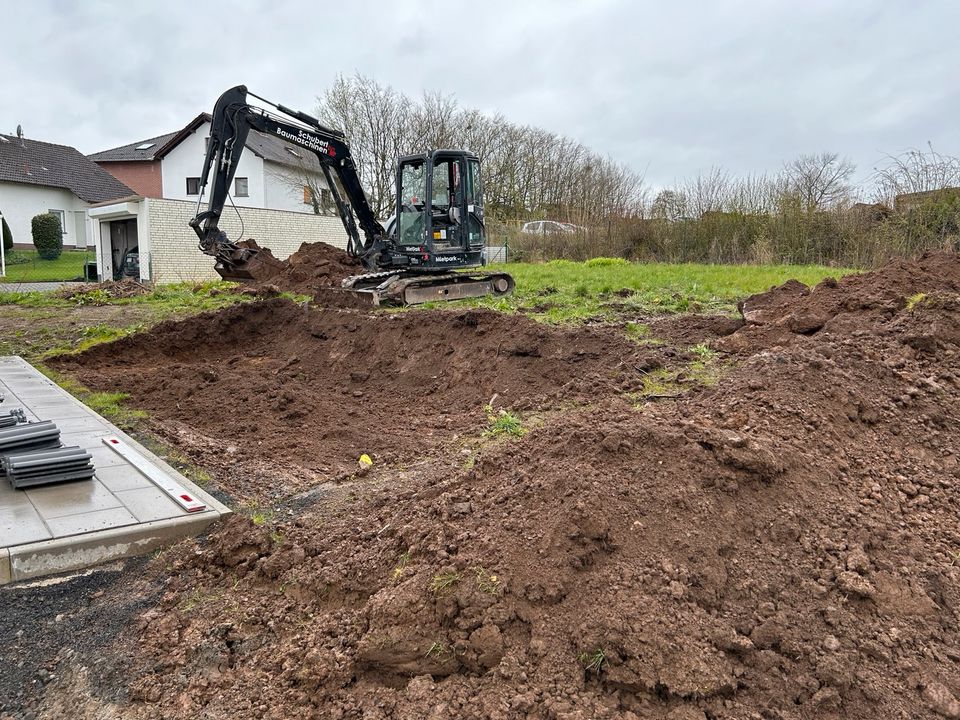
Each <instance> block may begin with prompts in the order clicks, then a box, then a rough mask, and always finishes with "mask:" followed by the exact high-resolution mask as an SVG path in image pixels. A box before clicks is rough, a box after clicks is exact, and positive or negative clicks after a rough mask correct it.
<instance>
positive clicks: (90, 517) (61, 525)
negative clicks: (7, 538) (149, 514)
mask: <svg viewBox="0 0 960 720" xmlns="http://www.w3.org/2000/svg"><path fill="white" fill-rule="evenodd" d="M136 524H137V518H136V517H135V516H134V515H133V513H132V512H130V511H129V510H127V508H125V507H122V506H121V507H114V508H108V509H106V510H94V511H91V512H82V513H77V514H76V515H66V516H64V517H58V518H52V519H50V520H47V527H49V528H50V534H51V535H53V536H54V537H57V538H62V537H66V536H68V535H80V534H82V533H92V532H95V531H97V530H109V529H112V528H119V527H124V526H125V525H136ZM11 549H12V548H11Z"/></svg>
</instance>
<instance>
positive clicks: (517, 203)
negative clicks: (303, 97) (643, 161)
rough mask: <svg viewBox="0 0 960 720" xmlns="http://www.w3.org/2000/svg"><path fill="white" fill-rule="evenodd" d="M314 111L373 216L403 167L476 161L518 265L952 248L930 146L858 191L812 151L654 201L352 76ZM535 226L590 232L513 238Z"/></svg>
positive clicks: (587, 167)
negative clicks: (345, 147) (439, 155)
mask: <svg viewBox="0 0 960 720" xmlns="http://www.w3.org/2000/svg"><path fill="white" fill-rule="evenodd" d="M318 103H319V107H318V116H319V117H320V118H322V120H323V121H324V122H326V123H327V124H329V125H331V126H332V127H336V128H339V129H342V130H344V132H345V133H346V135H347V138H348V140H349V142H350V145H351V149H352V151H353V154H354V159H355V161H356V163H357V166H358V168H359V172H360V177H361V179H362V181H363V183H364V187H365V189H366V191H367V194H368V198H369V201H370V203H371V206H372V208H373V210H374V212H375V213H376V214H377V216H378V217H381V218H385V217H387V216H389V215H391V214H392V213H393V203H394V191H395V189H394V182H395V178H394V168H395V165H396V159H397V158H398V157H399V156H401V155H406V154H412V153H417V152H422V151H425V150H428V149H432V148H442V147H458V148H466V149H468V150H470V151H472V152H474V153H476V154H477V156H478V157H479V158H480V160H481V162H482V163H483V172H484V184H485V195H486V210H487V217H488V220H489V222H488V230H489V231H490V232H489V234H490V235H491V242H493V243H506V244H509V245H511V246H512V247H513V249H514V256H515V257H516V255H517V253H519V254H520V255H521V256H525V257H526V258H528V259H535V260H536V259H553V258H567V259H574V260H581V259H586V258H589V257H595V256H598V255H611V256H621V257H626V258H630V259H644V260H663V261H698V262H791V263H836V264H844V265H853V266H867V265H872V264H876V263H879V262H882V261H884V260H886V259H887V258H889V257H891V256H896V255H904V254H913V253H916V252H919V251H921V250H923V249H926V248H929V247H940V246H950V245H952V244H954V243H955V242H956V239H957V235H958V232H960V230H958V221H960V192H956V191H953V190H951V188H957V187H958V186H960V159H958V158H956V157H953V156H950V155H945V154H943V153H940V152H938V151H935V150H934V149H933V148H932V147H930V148H928V149H925V150H912V151H909V152H906V153H903V154H901V155H890V156H887V157H886V158H885V159H884V161H883V162H882V163H881V164H880V166H879V167H878V168H876V169H875V170H874V172H873V173H872V175H871V176H870V177H869V179H868V180H867V182H866V183H865V184H862V183H861V184H857V183H856V182H854V177H855V173H856V167H855V165H854V164H853V163H852V162H851V161H850V160H849V159H847V158H845V157H843V156H842V155H840V154H839V153H836V152H819V153H809V154H803V155H800V156H799V157H797V158H795V159H793V160H791V161H788V162H786V163H784V165H783V166H782V168H781V169H780V170H779V171H778V172H774V173H769V174H759V175H748V176H742V177H738V176H734V175H731V174H730V173H728V172H727V171H725V170H724V169H723V168H712V169H710V170H708V171H705V172H702V173H700V174H698V175H697V176H695V177H692V178H686V179H681V180H678V181H677V182H675V183H673V184H672V185H671V186H670V187H665V188H661V189H659V190H657V191H656V192H653V191H651V190H650V188H648V187H647V186H646V185H645V183H644V178H643V176H642V175H641V174H639V173H637V172H636V171H634V170H632V169H631V168H629V167H627V166H626V165H624V164H623V163H618V162H616V161H615V160H614V159H611V158H609V157H605V156H603V155H601V154H599V153H597V152H595V151H593V150H591V149H590V148H588V147H586V146H585V145H583V144H582V143H580V142H577V141H575V140H572V139H570V138H567V137H564V136H562V135H559V134H557V133H553V132H550V131H547V130H544V129H541V128H537V127H532V126H528V125H518V124H516V123H512V122H510V121H509V120H507V119H506V118H505V117H504V116H503V115H501V114H492V115H491V114H487V113H484V112H481V111H480V110H477V109H472V108H465V107H462V106H461V105H460V104H459V103H458V102H457V100H456V99H455V98H454V97H452V96H449V95H443V94H440V93H425V94H424V95H423V96H422V97H419V98H414V97H410V96H409V95H406V94H404V93H402V92H399V91H397V90H395V89H394V88H392V87H390V86H388V85H383V84H380V83H378V82H377V81H376V80H374V79H372V78H369V77H366V76H363V75H360V74H357V75H354V76H340V77H338V78H337V79H336V80H335V81H334V83H333V84H332V85H331V86H330V87H329V88H327V89H326V90H325V91H324V92H323V94H322V95H321V96H320V97H319V98H318ZM318 196H319V193H318ZM316 207H317V211H318V212H319V211H320V207H319V206H316ZM532 219H553V220H560V221H564V222H570V223H575V224H576V225H580V226H583V227H585V228H586V230H585V231H584V232H581V233H577V234H574V235H571V236H563V237H542V236H541V237H537V236H530V235H524V234H522V233H519V232H518V227H519V224H520V223H521V222H523V221H526V220H532Z"/></svg>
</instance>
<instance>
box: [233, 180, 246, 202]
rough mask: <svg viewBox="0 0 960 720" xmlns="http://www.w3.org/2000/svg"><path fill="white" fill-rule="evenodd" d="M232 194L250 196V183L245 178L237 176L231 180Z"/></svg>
mask: <svg viewBox="0 0 960 720" xmlns="http://www.w3.org/2000/svg"><path fill="white" fill-rule="evenodd" d="M233 194H234V195H235V196H236V197H250V183H249V182H248V180H247V178H241V177H238V178H236V179H235V180H234V181H233Z"/></svg>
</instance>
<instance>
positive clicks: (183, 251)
mask: <svg viewBox="0 0 960 720" xmlns="http://www.w3.org/2000/svg"><path fill="white" fill-rule="evenodd" d="M210 121H211V117H210V116H209V115H208V114H206V113H202V114H200V115H198V116H197V117H195V118H194V119H193V120H192V121H190V123H188V124H187V126H186V127H184V128H183V129H181V130H178V131H176V132H172V133H167V134H166V135H159V136H157V137H154V138H148V139H146V140H141V141H138V142H134V143H130V144H128V145H123V146H122V147H118V148H113V149H112V150H104V151H103V152H99V153H95V154H94V155H91V156H89V157H90V160H92V161H94V162H96V163H97V164H98V165H99V166H100V167H101V168H102V169H103V170H106V171H108V172H109V173H111V174H112V175H114V176H115V177H116V178H117V179H119V180H121V181H122V182H124V183H125V184H126V185H128V186H129V187H131V188H133V190H134V191H136V195H135V196H134V197H130V198H123V199H122V200H120V201H116V202H105V203H100V204H99V205H97V206H96V207H93V208H91V209H90V210H89V212H88V215H89V219H90V222H91V224H92V225H93V226H94V227H99V232H97V231H94V234H95V235H97V236H98V240H97V242H96V250H97V265H98V270H99V273H100V277H101V278H110V277H113V276H116V275H117V273H118V272H119V270H120V268H121V267H122V264H123V260H124V257H125V256H126V255H127V253H132V252H136V253H137V256H138V261H139V278H140V279H141V280H145V281H154V282H176V281H194V280H205V279H214V278H216V277H217V275H216V274H215V273H214V271H213V265H214V260H213V258H211V257H208V256H206V255H203V254H202V253H201V252H200V251H199V250H198V249H197V236H196V235H195V234H194V232H193V230H192V229H191V228H190V227H189V226H188V224H187V223H188V221H189V219H190V218H192V217H193V216H194V215H195V214H196V210H197V202H198V200H200V194H199V191H200V177H199V176H200V171H201V168H202V166H203V159H204V156H205V155H206V146H207V138H208V137H209V134H210ZM207 192H208V193H209V186H208V188H207ZM230 196H231V198H232V200H233V204H234V205H235V206H236V207H237V212H236V213H235V212H233V210H232V208H231V206H230V203H229V202H228V203H227V206H226V208H225V209H224V212H223V215H222V217H221V219H220V227H221V228H222V229H223V230H224V231H225V232H227V234H228V235H229V237H231V238H232V239H235V240H239V239H241V234H242V236H243V237H245V238H254V239H256V240H257V241H258V242H260V244H261V245H263V246H264V247H269V248H270V249H271V250H272V251H273V253H274V255H275V256H276V257H278V258H280V259H283V258H285V257H287V256H288V255H290V254H291V253H292V252H294V251H295V250H296V249H297V248H298V247H299V246H300V244H301V243H302V242H318V241H323V242H327V243H329V244H331V245H335V246H337V247H341V248H344V247H346V240H347V236H346V232H345V231H344V229H343V225H342V223H341V221H340V218H339V216H338V215H337V213H336V210H335V207H334V205H333V202H332V197H331V196H330V191H329V189H328V188H327V184H326V181H325V176H324V175H323V172H322V171H321V169H320V163H319V161H318V160H317V158H316V156H315V155H313V154H312V153H309V152H306V151H304V150H303V149H302V148H299V147H294V146H292V145H288V144H287V143H285V142H284V141H282V140H280V139H279V138H277V137H274V136H272V135H265V134H263V133H259V132H257V131H255V130H251V131H250V134H249V135H248V137H247V142H246V148H245V150H244V152H243V153H242V154H241V156H240V160H239V162H238V163H237V172H236V175H235V177H234V180H233V183H232V187H231V188H230ZM315 198H316V202H314V200H315ZM208 199H209V195H208V196H207V197H204V198H203V205H202V207H201V209H205V206H206V201H207V200H208ZM318 211H319V212H318ZM238 216H239V217H238Z"/></svg>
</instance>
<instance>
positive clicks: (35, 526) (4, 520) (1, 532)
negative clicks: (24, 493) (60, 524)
mask: <svg viewBox="0 0 960 720" xmlns="http://www.w3.org/2000/svg"><path fill="white" fill-rule="evenodd" d="M52 537H53V534H52V533H51V532H50V529H49V528H48V527H47V524H46V523H45V522H44V521H43V518H42V517H40V513H38V512H37V510H36V508H35V507H33V505H32V504H31V503H30V502H26V503H19V502H18V503H16V504H13V503H4V505H3V507H2V508H0V538H2V541H3V544H4V545H7V546H9V545H20V544H22V543H31V542H37V541H38V540H49V539H50V538H52Z"/></svg>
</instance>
